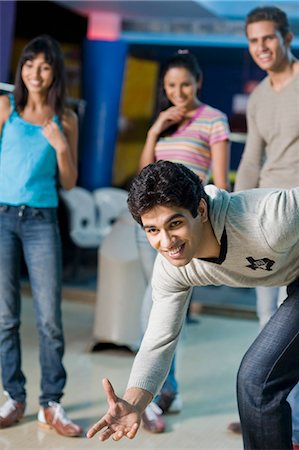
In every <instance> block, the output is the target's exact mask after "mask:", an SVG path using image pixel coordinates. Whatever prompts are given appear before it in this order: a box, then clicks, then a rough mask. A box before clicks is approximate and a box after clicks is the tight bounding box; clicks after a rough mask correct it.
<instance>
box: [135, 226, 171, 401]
mask: <svg viewBox="0 0 299 450" xmlns="http://www.w3.org/2000/svg"><path fill="white" fill-rule="evenodd" d="M136 240H137V247H138V251H139V255H140V262H141V266H142V269H143V273H144V277H145V280H146V282H147V288H146V290H145V294H144V297H143V300H142V309H141V326H142V331H143V333H144V332H145V330H146V327H147V322H148V319H149V315H150V310H151V307H152V287H151V278H152V272H153V267H154V264H155V259H156V256H157V252H156V250H155V249H154V248H153V247H152V246H151V245H150V243H149V242H148V239H147V237H146V233H145V231H144V230H143V228H142V227H141V226H140V225H136ZM162 392H165V393H166V392H167V393H168V394H177V393H178V382H177V380H176V377H175V355H174V357H173V359H172V362H171V366H170V369H169V372H168V375H167V378H166V380H165V381H164V384H163V386H162V388H161V393H162ZM157 398H158V397H157Z"/></svg>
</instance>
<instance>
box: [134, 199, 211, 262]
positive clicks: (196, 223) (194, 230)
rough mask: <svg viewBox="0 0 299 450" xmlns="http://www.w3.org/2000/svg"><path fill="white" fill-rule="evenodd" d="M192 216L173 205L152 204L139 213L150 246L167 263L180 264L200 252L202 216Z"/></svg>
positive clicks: (188, 260) (183, 209)
mask: <svg viewBox="0 0 299 450" xmlns="http://www.w3.org/2000/svg"><path fill="white" fill-rule="evenodd" d="M202 203H203V204H204V207H206V204H205V202H204V201H202V200H201V202H200V204H199V212H198V215H197V216H196V217H192V215H191V213H190V211H188V210H187V209H185V208H179V207H177V206H175V207H172V206H155V207H154V208H153V209H151V210H150V211H148V212H147V213H144V214H143V215H142V216H141V220H142V224H143V228H144V230H145V232H146V235H147V238H148V240H149V242H150V244H151V246H152V247H153V248H154V249H155V250H157V251H158V252H159V253H161V255H163V256H164V257H165V258H166V259H167V260H168V261H169V262H170V263H171V264H173V265H174V266H177V267H180V266H185V265H186V264H188V263H189V262H190V261H191V259H192V258H195V257H199V256H200V249H201V237H202V225H203V224H202V216H201V214H200V210H201V208H202V207H201V206H200V205H201V204H202Z"/></svg>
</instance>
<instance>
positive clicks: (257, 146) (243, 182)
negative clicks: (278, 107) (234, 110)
mask: <svg viewBox="0 0 299 450" xmlns="http://www.w3.org/2000/svg"><path fill="white" fill-rule="evenodd" d="M255 94H256V92H255V93H254V94H252V96H251V98H250V100H249V103H248V107H247V114H246V118H247V129H248V132H247V138H246V145H245V149H244V152H243V155H242V159H241V162H240V165H239V167H238V170H237V174H236V182H235V188H234V190H235V191H242V190H245V189H252V188H256V187H258V185H259V176H260V171H261V168H262V165H263V158H264V151H265V146H266V143H265V142H264V140H263V138H262V136H261V135H260V132H259V129H258V127H257V124H256V120H255V97H256V95H255Z"/></svg>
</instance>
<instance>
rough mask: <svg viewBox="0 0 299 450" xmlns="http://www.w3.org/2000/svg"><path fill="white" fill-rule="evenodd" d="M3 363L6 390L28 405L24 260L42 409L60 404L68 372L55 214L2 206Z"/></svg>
mask: <svg viewBox="0 0 299 450" xmlns="http://www.w3.org/2000/svg"><path fill="white" fill-rule="evenodd" d="M0 249H1V251H0V360H1V368H2V385H3V388H4V389H5V390H6V391H7V392H8V393H9V394H10V396H11V397H12V398H13V399H15V400H17V401H19V402H24V401H25V398H26V390H25V383H26V378H25V375H24V373H23V371H22V367H21V344H20V332H19V331H20V330H19V329H20V315H21V297H20V260H21V251H22V250H23V253H24V259H25V262H26V266H27V268H28V274H29V279H30V284H31V290H32V299H33V306H34V312H35V318H36V324H37V330H38V335H39V349H40V354H39V361H40V366H41V395H40V398H39V400H40V405H41V406H47V405H48V402H49V401H50V400H53V401H59V399H60V398H61V396H62V395H63V392H62V391H63V388H64V386H65V382H66V372H65V369H64V367H63V364H62V357H63V353H64V337H63V330H62V321H61V272H62V271H61V243H60V234H59V228H58V223H57V217H56V209H55V208H39V209H36V208H30V207H27V206H18V207H15V206H9V205H3V204H0Z"/></svg>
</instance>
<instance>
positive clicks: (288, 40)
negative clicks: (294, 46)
mask: <svg viewBox="0 0 299 450" xmlns="http://www.w3.org/2000/svg"><path fill="white" fill-rule="evenodd" d="M293 37H294V35H293V33H292V32H291V31H289V32H288V33H287V34H286V36H285V38H284V42H285V45H286V46H287V47H290V45H291V42H292V40H293Z"/></svg>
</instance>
